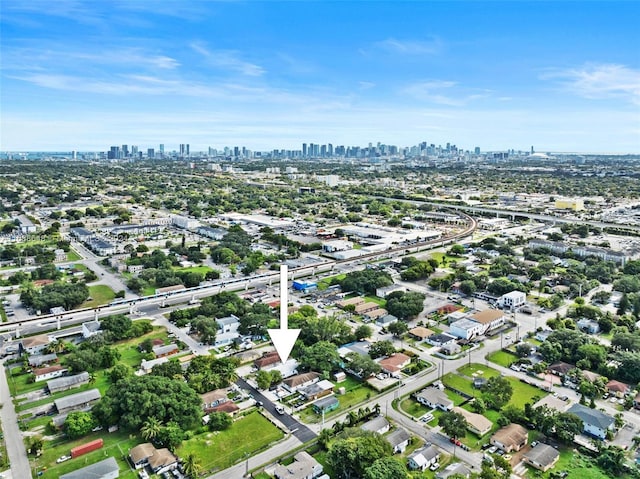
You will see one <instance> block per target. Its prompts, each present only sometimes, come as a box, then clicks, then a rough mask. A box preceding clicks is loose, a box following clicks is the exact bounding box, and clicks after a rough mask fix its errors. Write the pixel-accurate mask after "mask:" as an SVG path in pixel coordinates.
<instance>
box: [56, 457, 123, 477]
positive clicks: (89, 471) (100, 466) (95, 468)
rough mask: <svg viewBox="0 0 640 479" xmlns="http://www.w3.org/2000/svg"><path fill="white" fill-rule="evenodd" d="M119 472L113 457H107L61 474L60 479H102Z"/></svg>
mask: <svg viewBox="0 0 640 479" xmlns="http://www.w3.org/2000/svg"><path fill="white" fill-rule="evenodd" d="M119 470H120V468H119V467H118V463H117V462H116V460H115V459H114V458H113V457H108V458H106V459H104V460H102V461H100V462H96V463H95V464H91V465H90V466H87V467H83V468H81V469H77V470H75V471H72V472H68V473H66V474H63V475H62V476H60V479H102V478H103V477H107V476H109V477H113V476H110V474H113V472H114V471H119ZM116 477H118V476H116Z"/></svg>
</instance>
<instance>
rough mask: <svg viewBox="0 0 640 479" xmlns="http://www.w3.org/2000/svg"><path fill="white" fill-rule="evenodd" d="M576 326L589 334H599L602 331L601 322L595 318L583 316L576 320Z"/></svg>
mask: <svg viewBox="0 0 640 479" xmlns="http://www.w3.org/2000/svg"><path fill="white" fill-rule="evenodd" d="M576 326H578V329H580V331H583V332H585V333H587V334H598V333H599V332H600V324H598V322H597V321H594V320H593V319H587V318H582V319H580V320H578V321H577V322H576Z"/></svg>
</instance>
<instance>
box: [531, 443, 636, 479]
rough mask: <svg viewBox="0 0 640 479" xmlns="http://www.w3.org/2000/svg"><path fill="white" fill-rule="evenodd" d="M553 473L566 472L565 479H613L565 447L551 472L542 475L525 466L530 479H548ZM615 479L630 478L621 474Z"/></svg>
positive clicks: (592, 463) (577, 453) (587, 459)
mask: <svg viewBox="0 0 640 479" xmlns="http://www.w3.org/2000/svg"><path fill="white" fill-rule="evenodd" d="M554 471H555V472H558V471H566V472H567V473H568V475H567V477H566V479H610V478H611V477H613V476H611V475H609V474H607V473H606V472H604V471H603V470H602V469H600V468H599V467H598V466H597V465H596V464H595V460H592V459H591V458H589V457H587V456H584V455H582V454H580V453H579V452H574V450H573V449H567V448H565V447H561V449H560V459H559V460H558V462H557V464H556V465H555V466H554V467H553V468H552V469H551V470H549V471H547V472H545V473H542V472H540V471H537V470H535V469H534V468H532V467H529V466H527V475H526V477H528V478H530V479H540V478H543V479H549V478H550V477H551V474H552V473H553V472H554ZM617 477H618V478H619V479H624V478H628V477H631V476H630V475H629V474H622V475H620V476H617Z"/></svg>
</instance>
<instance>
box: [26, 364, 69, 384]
mask: <svg viewBox="0 0 640 479" xmlns="http://www.w3.org/2000/svg"><path fill="white" fill-rule="evenodd" d="M67 371H68V369H67V368H65V367H63V366H59V365H56V366H47V367H44V368H38V369H34V370H33V375H34V376H35V382H39V381H48V380H49V379H53V378H59V377H60V376H62V375H63V374H65V373H66V372H67Z"/></svg>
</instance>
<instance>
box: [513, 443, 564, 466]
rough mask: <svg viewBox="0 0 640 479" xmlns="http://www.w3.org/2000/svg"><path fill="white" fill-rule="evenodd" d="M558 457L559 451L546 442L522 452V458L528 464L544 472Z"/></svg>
mask: <svg viewBox="0 0 640 479" xmlns="http://www.w3.org/2000/svg"><path fill="white" fill-rule="evenodd" d="M558 459H560V453H559V452H558V451H557V449H555V448H554V447H551V446H549V445H548V444H544V443H540V444H538V445H536V447H533V448H531V449H530V450H529V451H527V452H526V453H524V455H523V456H522V460H523V461H524V462H525V463H527V464H529V465H530V466H532V467H534V468H536V469H538V470H539V471H542V472H545V471H548V470H549V469H551V468H552V467H553V466H554V465H555V464H556V462H558Z"/></svg>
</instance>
